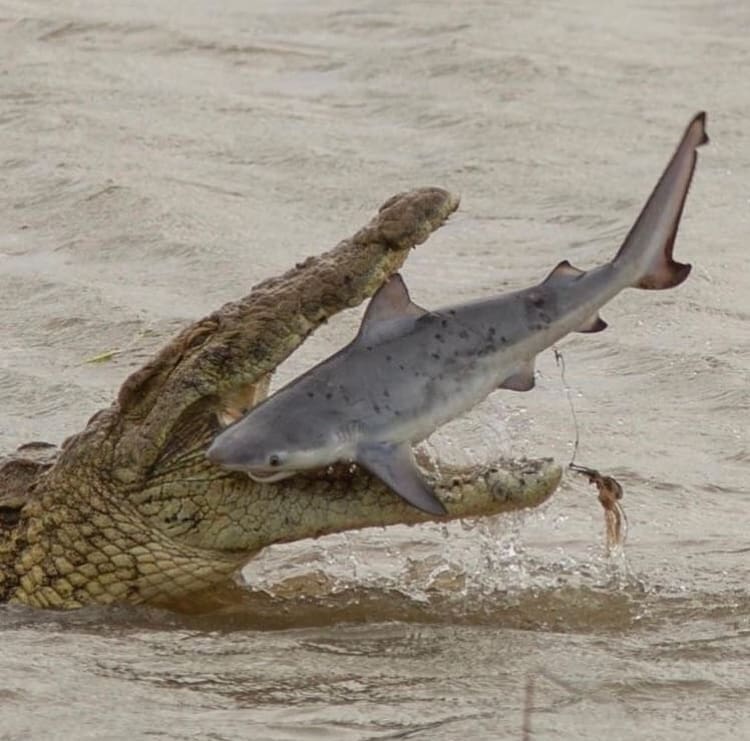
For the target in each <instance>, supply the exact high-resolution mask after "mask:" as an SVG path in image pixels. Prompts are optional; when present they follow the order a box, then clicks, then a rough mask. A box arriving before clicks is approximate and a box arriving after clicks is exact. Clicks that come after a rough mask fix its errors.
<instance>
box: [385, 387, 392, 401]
mask: <svg viewBox="0 0 750 741" xmlns="http://www.w3.org/2000/svg"><path fill="white" fill-rule="evenodd" d="M383 396H385V398H386V399H390V398H391V392H390V391H388V389H383Z"/></svg>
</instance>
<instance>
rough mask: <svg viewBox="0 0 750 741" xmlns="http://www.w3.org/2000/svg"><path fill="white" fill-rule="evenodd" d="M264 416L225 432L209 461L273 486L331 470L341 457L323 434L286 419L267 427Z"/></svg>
mask: <svg viewBox="0 0 750 741" xmlns="http://www.w3.org/2000/svg"><path fill="white" fill-rule="evenodd" d="M263 416H265V415H256V414H255V413H254V412H251V413H250V414H249V415H248V416H246V417H245V418H244V419H242V420H240V421H239V422H237V423H236V424H234V425H232V426H231V427H228V428H227V429H226V430H224V432H222V433H221V434H220V435H219V436H218V437H217V438H216V439H215V440H214V442H213V444H212V445H211V447H210V448H209V449H208V452H207V454H206V455H207V457H208V459H209V460H210V461H211V462H212V463H216V464H218V465H220V466H223V467H224V468H230V469H232V470H235V471H244V472H246V473H247V474H248V475H249V476H250V477H251V478H253V479H255V480H256V481H262V482H269V481H279V480H280V479H284V478H287V477H288V476H292V475H293V474H295V473H296V472H298V471H304V470H308V469H312V468H320V467H322V466H327V465H329V464H331V463H333V462H334V461H336V460H338V459H339V458H340V457H341V453H340V451H339V450H337V446H336V445H335V444H332V442H331V441H330V440H328V439H326V437H325V436H323V435H321V434H320V430H315V429H306V427H307V426H306V425H305V424H299V423H294V421H289V420H284V419H283V418H282V419H280V418H276V419H275V420H274V421H273V423H272V424H267V423H265V420H264V419H263V418H262V417H263ZM259 417H260V418H259Z"/></svg>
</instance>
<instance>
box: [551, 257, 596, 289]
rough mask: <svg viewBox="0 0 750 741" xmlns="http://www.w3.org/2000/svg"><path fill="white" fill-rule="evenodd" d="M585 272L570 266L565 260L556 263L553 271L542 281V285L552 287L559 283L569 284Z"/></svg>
mask: <svg viewBox="0 0 750 741" xmlns="http://www.w3.org/2000/svg"><path fill="white" fill-rule="evenodd" d="M585 274H586V271H585V270H581V269H580V268H577V267H575V265H571V264H570V263H569V262H568V261H567V260H563V261H562V262H561V263H558V264H557V266H556V267H555V269H554V270H553V271H552V272H551V273H550V274H549V275H548V276H547V277H546V278H545V279H544V281H543V282H542V285H545V286H552V285H555V284H559V283H563V282H564V283H569V282H570V281H572V280H575V279H576V278H580V277H581V276H582V275H585Z"/></svg>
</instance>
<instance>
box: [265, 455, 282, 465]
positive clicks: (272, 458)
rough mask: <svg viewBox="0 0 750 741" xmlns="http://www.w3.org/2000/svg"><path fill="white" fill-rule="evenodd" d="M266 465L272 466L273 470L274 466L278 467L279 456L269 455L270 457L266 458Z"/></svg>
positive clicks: (279, 462) (279, 463)
mask: <svg viewBox="0 0 750 741" xmlns="http://www.w3.org/2000/svg"><path fill="white" fill-rule="evenodd" d="M268 465H269V466H273V467H274V468H275V467H276V466H280V465H281V458H279V456H278V455H276V453H273V454H271V455H270V456H268Z"/></svg>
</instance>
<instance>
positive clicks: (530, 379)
mask: <svg viewBox="0 0 750 741" xmlns="http://www.w3.org/2000/svg"><path fill="white" fill-rule="evenodd" d="M534 383H535V381H534V361H533V360H529V361H528V362H527V363H524V364H523V365H522V366H521V367H520V368H519V369H518V370H517V371H516V372H515V373H514V374H513V375H512V376H508V378H506V379H505V380H504V381H503V382H502V383H501V384H500V385H499V386H498V388H501V389H508V390H509V391H531V389H533V388H534Z"/></svg>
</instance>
